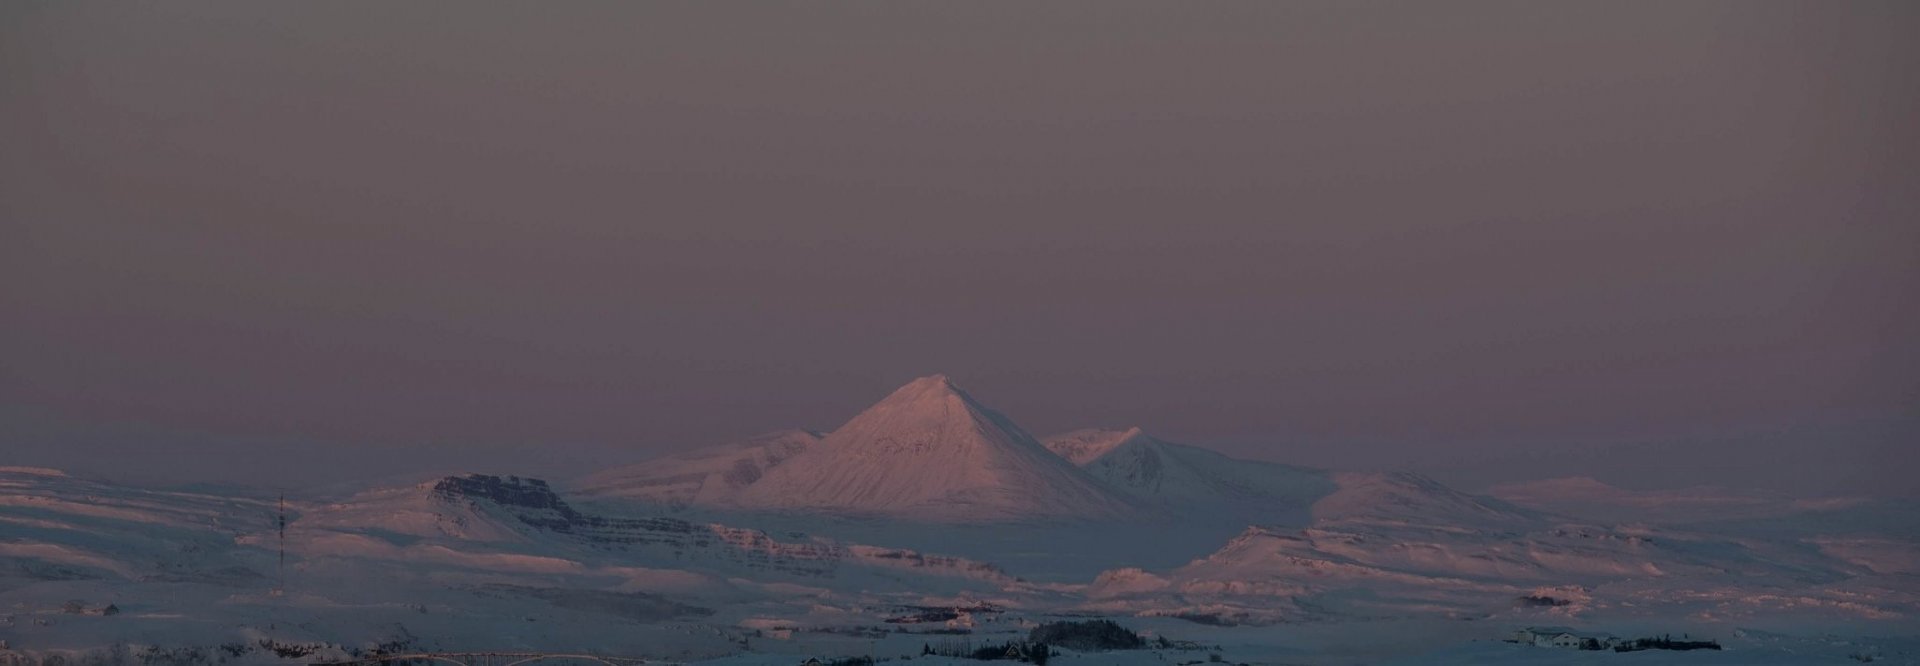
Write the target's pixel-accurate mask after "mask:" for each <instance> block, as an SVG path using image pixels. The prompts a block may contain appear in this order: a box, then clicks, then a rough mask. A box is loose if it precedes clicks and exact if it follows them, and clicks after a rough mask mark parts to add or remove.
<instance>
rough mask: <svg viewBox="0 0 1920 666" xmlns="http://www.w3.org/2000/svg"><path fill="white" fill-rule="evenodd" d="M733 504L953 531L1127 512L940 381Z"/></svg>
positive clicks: (897, 399)
mask: <svg viewBox="0 0 1920 666" xmlns="http://www.w3.org/2000/svg"><path fill="white" fill-rule="evenodd" d="M733 503H734V504H735V505H737V506H740V507H747V508H756V509H778V510H815V511H822V510H823V511H831V512H840V513H850V514H862V515H882V516H892V517H897V518H911V519H917V520H928V521H956V522H982V521H997V520H1020V519H1030V518H1102V517H1114V516H1118V515H1122V514H1125V513H1127V512H1129V511H1130V510H1131V507H1130V506H1129V505H1128V503H1127V502H1126V501H1125V500H1124V499H1122V498H1121V497H1119V496H1118V495H1117V494H1115V493H1113V492H1112V491H1110V490H1109V489H1108V488H1107V487H1106V486H1104V485H1103V484H1101V483H1100V482H1099V481H1097V480H1095V479H1094V478H1093V477H1091V476H1089V475H1088V474H1086V473H1085V472H1083V471H1081V470H1080V469H1079V468H1076V467H1074V466H1073V465H1072V464H1071V463H1069V462H1067V461H1066V460H1064V459H1062V458H1060V457H1059V456H1056V455H1054V454H1053V453H1052V452H1050V451H1048V450H1047V449H1046V447H1044V446H1042V445H1041V444H1040V443H1039V442H1038V441H1036V440H1035V439H1034V438H1033V436H1032V435H1029V434H1027V432H1026V431H1025V430H1023V429H1021V428H1020V426H1018V425H1015V424H1014V423H1013V421H1011V420H1009V419H1007V418H1006V417H1005V416H1002V415H1000V414H999V413H998V412H995V411H993V410H990V409H988V408H986V407H984V406H982V405H981V404H980V403H979V402H977V401H975V400H974V399H973V397H972V396H969V395H967V393H966V392H965V391H962V390H961V389H960V388H959V387H957V386H954V384H953V382H952V381H951V380H949V379H947V378H946V377H945V376H942V375H934V376H931V377H922V378H920V379H916V380H913V381H912V382H910V383H908V384H907V385H906V386H902V387H900V389H899V390H896V391H894V392H893V394H892V395H889V396H887V397H886V399H884V400H881V401H880V402H879V403H877V404H875V405H873V406H872V407H869V408H867V410H866V411H864V412H861V413H860V415H859V416H856V417H854V418H853V420H851V421H848V422H847V423H846V425H843V426H841V427H840V428H839V429H837V430H834V431H833V432H832V433H831V434H828V435H827V436H826V437H825V438H824V439H822V440H821V441H820V442H819V444H817V445H815V446H812V447H809V448H807V450H805V451H802V452H800V453H799V454H797V455H794V456H793V457H792V458H789V459H787V460H786V462H784V463H782V464H780V465H778V466H775V467H773V468H771V469H769V470H767V472H766V474H765V475H763V476H762V477H761V478H760V479H759V480H758V481H757V482H755V483H752V484H750V485H748V486H746V487H745V488H743V489H741V491H740V492H739V494H738V495H737V496H736V497H735V498H734V500H733Z"/></svg>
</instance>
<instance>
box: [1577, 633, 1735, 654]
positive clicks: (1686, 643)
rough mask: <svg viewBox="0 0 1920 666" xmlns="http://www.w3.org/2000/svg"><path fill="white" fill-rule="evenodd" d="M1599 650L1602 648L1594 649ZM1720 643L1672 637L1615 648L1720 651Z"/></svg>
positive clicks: (1635, 642)
mask: <svg viewBox="0 0 1920 666" xmlns="http://www.w3.org/2000/svg"><path fill="white" fill-rule="evenodd" d="M1593 649H1595V650H1598V649H1600V648H1598V647H1596V648H1593ZM1718 649H1720V642H1719V641H1714V640H1705V641H1690V640H1686V639H1685V638H1682V639H1681V640H1677V641H1676V640H1673V637H1671V636H1661V637H1659V638H1636V639H1633V640H1631V641H1625V642H1622V643H1620V644H1619V645H1615V646H1613V651H1614V652H1638V651H1640V650H1718Z"/></svg>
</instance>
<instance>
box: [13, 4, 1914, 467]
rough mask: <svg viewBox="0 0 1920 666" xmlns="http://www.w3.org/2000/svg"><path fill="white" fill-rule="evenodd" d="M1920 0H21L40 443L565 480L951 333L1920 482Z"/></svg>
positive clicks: (1062, 368) (24, 303) (1185, 433)
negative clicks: (786, 0) (779, 0)
mask: <svg viewBox="0 0 1920 666" xmlns="http://www.w3.org/2000/svg"><path fill="white" fill-rule="evenodd" d="M1915 34H1920V3H1913V2H1905V1H1901V2H1885V3H1868V2H1808V3H1778V2H1736V3H1714V2H1684V3H1657V2H1636V3H1620V2H1605V3H1602V2H1592V3H1553V2H1544V3H1543V2H1517V3H1426V2H1410V3H1389V4H1376V3H1344V2H1343V3H1292V2H1279V3H1272V2H1260V3H1253V2H1249V3H1237V2H1219V3H1201V4H1193V3H1131V2H1112V1H1106V0H1102V1H1100V2H1071V3H1039V4H1035V3H993V2H989V3H979V2H953V3H922V2H905V3H895V2H884V3H831V4H830V3H795V4H774V3H706V2H685V3H680V2H658V3H587V2H580V3H558V4H556V3H512V4H508V3H495V4H490V5H487V4H480V3H424V2H422V3H376V2H330V3H257V2H233V3H221V4H207V3H195V2H184V3H182V2H167V3H137V4H130V3H113V2H108V3H88V2H10V3H6V4H5V5H4V7H0V225H3V226H0V316H3V317H4V322H3V323H4V325H3V326H0V464H38V465H51V466H58V467H64V468H69V469H72V470H75V471H79V472H89V473H94V474H105V475H110V476H116V477H120V478H127V479H139V480H157V481H168V482H171V481H196V480H217V481H240V482H252V483H278V482H277V481H273V480H271V478H269V477H267V476H265V475H266V474H267V473H268V472H269V471H271V470H281V471H283V472H284V470H294V472H295V474H296V475H297V476H298V477H300V478H306V479H313V480H318V481H332V480H340V479H345V478H349V477H351V476H353V475H356V474H375V475H382V476H385V475H391V474H394V473H396V472H397V473H415V472H419V471H426V470H437V469H453V468H465V469H475V470H478V471H494V472H502V473H510V472H519V473H531V474H548V475H559V476H563V477H564V476H565V475H566V474H568V473H573V472H579V471H582V470H586V469H590V468H592V467H594V466H596V465H602V464H608V463H625V462H631V461H634V460H637V459H640V458H644V457H647V456H650V455H653V454H655V453H658V452H664V451H671V450H676V449H682V448H686V447H689V446H693V445H698V444H707V443H715V442H721V441H727V440H730V439H735V438H738V437H741V436H745V435H750V434H754V433H757V432H760V431H765V430H770V429H774V428H780V427H790V426H804V427H812V428H820V429H830V428H832V427H834V426H837V425H839V424H840V423H841V422H842V421H844V420H845V419H846V418H848V417H850V416H852V415H853V414H854V413H855V412H857V411H858V410H859V409H860V408H862V407H863V406H865V405H866V404H867V403H869V402H871V401H874V400H877V399H879V398H880V397H882V396H883V395H885V393H886V392H887V391H888V390H889V389H891V388H892V387H893V386H894V385H897V384H899V383H902V382H905V381H906V380H908V379H910V378H912V377H914V376H917V375H924V374H930V373H934V372H944V373H947V374H950V375H952V376H953V377H954V378H955V379H956V380H957V381H959V382H960V383H961V384H963V385H965V386H967V387H968V388H969V390H970V391H971V392H972V393H973V394H974V395H976V396H978V397H979V398H980V399H982V400H983V401H985V402H986V403H988V404H990V405H993V406H995V407H997V408H999V409H1001V410H1002V411H1004V412H1006V413H1007V414H1008V415H1010V416H1011V417H1013V418H1014V419H1016V420H1018V421H1020V422H1021V423H1023V424H1025V425H1026V426H1027V427H1028V428H1030V429H1032V430H1034V431H1036V432H1037V433H1040V434H1047V433H1050V432H1054V431H1059V430H1065V429H1070V428H1076V427H1083V426H1093V425H1109V426H1128V425H1140V426H1144V427H1146V428H1148V429H1149V430H1151V431H1154V432H1156V433H1158V434H1160V435H1162V436H1163V437H1166V438H1169V439H1173V440H1176V441H1186V442H1192V443H1199V444H1207V445H1212V446H1216V447H1218V448H1221V449H1223V450H1226V451H1228V452H1231V453H1235V454H1240V455H1246V456H1253V457H1259V458H1265V459H1273V460H1282V461H1288V462H1297V463H1304V464H1313V465H1329V466H1340V467H1355V468H1408V469H1417V470H1422V471H1426V472H1429V473H1432V474H1434V475H1436V476H1438V477H1439V478H1441V479H1443V480H1446V481H1451V482H1455V483H1459V484H1461V485H1464V486H1467V487H1478V486H1479V485H1483V484H1486V483H1491V482H1498V481H1505V480H1512V479H1518V478H1528V477H1545V476H1563V475H1573V474H1581V475H1591V476H1596V477H1598V478H1601V479H1603V480H1607V481H1611V482H1616V483H1620V484H1622V485H1628V486H1663V485H1675V484H1684V483H1700V482H1706V483H1721V484H1726V485H1733V486H1755V487H1765V488H1773V489H1781V490H1790V491H1795V492H1802V493H1828V492H1875V493H1903V492H1904V493H1912V492H1915V491H1914V490H1913V489H1914V488H1915V487H1916V486H1920V484H1915V483H1914V482H1913V479H1914V478H1915V477H1916V476H1920V417H1917V416H1916V415H1915V414H1916V412H1920V354H1917V353H1916V351H1917V350H1920V344H1916V340H1920V228H1917V226H1920V225H1916V222H1915V220H1916V219H1920V184H1916V178H1915V176H1914V174H1915V172H1916V170H1917V169H1920V122H1916V120H1915V119H1916V118H1920V72H1916V69H1917V68H1920V48H1917V47H1916V46H1914V44H1915V39H1914V35H1915Z"/></svg>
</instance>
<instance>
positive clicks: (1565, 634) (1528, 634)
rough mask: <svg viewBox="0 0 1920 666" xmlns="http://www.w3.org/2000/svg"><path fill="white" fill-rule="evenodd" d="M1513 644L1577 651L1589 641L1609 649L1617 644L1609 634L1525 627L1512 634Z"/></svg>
mask: <svg viewBox="0 0 1920 666" xmlns="http://www.w3.org/2000/svg"><path fill="white" fill-rule="evenodd" d="M1509 640H1510V641H1512V642H1514V643H1525V644H1527V645H1534V646H1538V647H1557V648H1572V649H1579V648H1580V647H1582V646H1584V645H1586V644H1587V641H1589V640H1591V641H1593V642H1594V643H1597V644H1599V646H1600V647H1601V648H1610V647H1613V646H1614V645H1615V644H1617V643H1618V642H1619V639H1618V638H1615V637H1614V636H1613V635H1611V634H1590V633H1584V632H1579V631H1575V630H1573V629H1572V628H1570V627H1527V628H1525V629H1520V630H1518V631H1515V632H1513V638H1511V639H1509Z"/></svg>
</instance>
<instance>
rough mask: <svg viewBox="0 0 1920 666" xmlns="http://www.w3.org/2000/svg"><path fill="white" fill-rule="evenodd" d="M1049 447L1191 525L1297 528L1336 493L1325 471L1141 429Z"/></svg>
mask: <svg viewBox="0 0 1920 666" xmlns="http://www.w3.org/2000/svg"><path fill="white" fill-rule="evenodd" d="M1046 446H1047V448H1048V449H1049V450H1051V451H1053V452H1054V453H1055V454H1057V455H1059V456H1060V457H1061V458H1064V459H1066V460H1068V461H1069V462H1072V463H1074V464H1076V465H1079V466H1080V468H1081V469H1083V470H1086V472H1087V473H1088V474H1091V475H1092V476H1093V477H1094V478H1097V479H1099V480H1100V481H1101V482H1102V483H1105V484H1106V485H1107V486H1108V487H1110V488H1113V489H1115V490H1117V491H1119V492H1121V493H1123V494H1125V495H1127V496H1128V497H1130V498H1132V499H1133V500H1135V501H1136V502H1137V503H1139V504H1142V505H1145V506H1151V507H1155V508H1158V509H1160V510H1161V511H1163V512H1166V513H1168V514H1172V515H1176V516H1182V517H1183V519H1193V518H1195V517H1208V518H1221V519H1230V520H1236V521H1240V522H1243V523H1245V522H1255V523H1295V522H1299V521H1300V520H1302V519H1303V518H1304V516H1305V510H1306V509H1307V507H1308V506H1310V505H1312V504H1313V503H1314V502H1315V501H1317V500H1319V499H1320V498H1322V497H1325V496H1326V495H1328V494H1330V493H1332V492H1333V491H1334V490H1335V486H1334V483H1333V480H1332V478H1331V475H1330V474H1329V473H1328V472H1326V471H1324V470H1317V469H1309V468H1305V467H1295V466H1293V465H1282V464H1279V463H1271V462H1262V461H1252V460H1239V459H1236V458H1230V457H1227V456H1225V455H1222V454H1219V453H1215V452H1213V451H1209V450H1207V449H1203V448H1200V447H1196V446H1187V445H1184V444H1175V443H1172V442H1168V441H1165V440H1162V439H1159V438H1157V437H1154V436H1152V435H1149V434H1147V433H1146V432H1143V431H1142V430H1141V429H1140V428H1130V429H1127V430H1107V429H1087V430H1075V431H1073V432H1068V433H1062V434H1059V435H1054V436H1052V437H1048V438H1047V439H1046Z"/></svg>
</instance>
